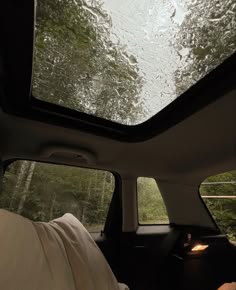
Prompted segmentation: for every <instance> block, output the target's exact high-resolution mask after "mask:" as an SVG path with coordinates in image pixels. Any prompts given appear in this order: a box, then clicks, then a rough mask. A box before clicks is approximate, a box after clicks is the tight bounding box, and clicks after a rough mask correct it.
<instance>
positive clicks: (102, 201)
mask: <svg viewBox="0 0 236 290" xmlns="http://www.w3.org/2000/svg"><path fill="white" fill-rule="evenodd" d="M106 178H107V172H106V171H105V172H104V176H103V183H102V194H101V203H100V206H101V208H102V209H103V206H104V199H105V185H106Z"/></svg>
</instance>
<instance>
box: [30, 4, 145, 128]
mask: <svg viewBox="0 0 236 290" xmlns="http://www.w3.org/2000/svg"><path fill="white" fill-rule="evenodd" d="M36 11H37V19H36V39H35V58H34V74H33V94H34V96H36V97H37V98H39V99H41V100H43V101H48V102H51V103H55V104H58V105H62V106H65V107H69V108H71V109H74V110H78V111H82V112H85V113H89V114H94V115H96V116H98V117H103V118H107V119H111V120H114V121H119V122H122V123H133V122H134V120H135V119H137V118H138V117H139V116H140V114H142V112H143V109H142V105H141V99H140V92H141V89H142V82H143V81H142V78H141V77H140V76H139V69H138V65H137V60H136V59H135V57H134V56H132V55H130V54H129V53H128V52H127V51H126V50H125V49H124V47H122V46H121V45H117V44H113V43H112V41H111V35H110V28H111V25H112V23H111V18H110V17H109V16H108V14H107V12H106V11H105V10H104V9H103V8H102V5H101V2H100V1H99V0H95V1H83V0H64V1H61V0H40V1H38V5H37V10H36Z"/></svg>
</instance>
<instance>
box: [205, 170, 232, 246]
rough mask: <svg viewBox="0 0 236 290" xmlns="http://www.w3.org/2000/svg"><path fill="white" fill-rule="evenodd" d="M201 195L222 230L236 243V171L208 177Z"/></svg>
mask: <svg viewBox="0 0 236 290" xmlns="http://www.w3.org/2000/svg"><path fill="white" fill-rule="evenodd" d="M200 194H201V197H202V199H203V200H204V202H205V204H206V206H207V208H208V209H209V211H210V213H211V214H212V216H213V218H214V219H215V221H216V223H217V225H218V226H219V228H220V230H221V231H222V232H223V233H225V234H226V235H227V236H228V237H229V239H230V240H232V241H235V242H236V170H234V171H230V172H226V173H222V174H218V175H215V176H211V177H208V178H207V179H206V180H205V181H204V182H203V183H202V184H201V186H200Z"/></svg>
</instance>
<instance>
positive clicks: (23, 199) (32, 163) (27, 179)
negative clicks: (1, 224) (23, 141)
mask: <svg viewBox="0 0 236 290" xmlns="http://www.w3.org/2000/svg"><path fill="white" fill-rule="evenodd" d="M35 165H36V162H31V164H30V167H29V171H28V175H27V178H26V181H25V186H24V190H23V195H22V197H21V199H20V202H19V205H18V209H17V213H19V214H20V213H21V212H22V209H23V207H24V204H25V200H26V197H27V194H28V191H29V188H30V184H31V181H32V177H33V174H34V168H35Z"/></svg>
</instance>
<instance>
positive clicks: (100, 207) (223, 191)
mask: <svg viewBox="0 0 236 290" xmlns="http://www.w3.org/2000/svg"><path fill="white" fill-rule="evenodd" d="M114 188H115V178H114V176H113V174H112V173H110V172H107V171H102V170H95V169H86V168H78V167H71V166H63V165H55V164H47V163H40V162H34V161H15V162H13V163H12V164H11V165H9V166H8V168H7V169H6V172H5V175H4V179H3V191H2V193H1V195H0V208H4V209H7V210H10V211H13V212H16V213H18V214H21V215H23V216H25V217H27V218H30V219H32V220H34V221H45V222H46V221H50V220H52V219H54V218H57V217H60V216H61V215H63V214H64V213H66V212H70V213H72V214H74V215H75V216H76V217H77V218H78V219H79V220H80V221H81V222H82V223H83V224H84V225H85V227H86V228H87V229H88V230H89V231H91V232H97V231H102V230H103V228H104V224H105V220H106V216H107V213H108V210H109V206H110V203H111V199H112V195H113V192H114ZM199 191H200V194H201V196H203V200H204V202H205V203H206V205H207V207H208V209H209V210H210V212H211V214H212V216H213V217H214V219H215V221H216V223H217V225H218V226H219V228H220V229H221V230H222V232H224V233H225V234H227V235H228V237H229V238H230V239H231V240H232V241H236V195H235V191H236V170H235V171H231V172H227V173H222V174H218V175H215V176H212V177H209V178H207V179H206V180H205V181H204V182H203V183H202V184H201V186H200V188H199ZM137 196H138V216H139V222H140V224H168V223H169V219H168V214H167V211H166V208H165V205H164V202H163V200H162V197H161V193H160V191H159V188H158V185H157V182H156V181H155V179H153V178H147V177H139V178H138V179H137ZM212 196H213V197H217V196H221V197H222V196H225V198H219V199H218V198H209V197H212ZM230 196H231V197H232V196H233V197H234V198H230Z"/></svg>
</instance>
